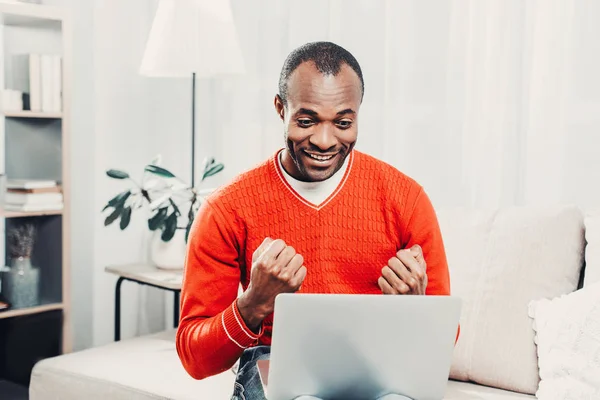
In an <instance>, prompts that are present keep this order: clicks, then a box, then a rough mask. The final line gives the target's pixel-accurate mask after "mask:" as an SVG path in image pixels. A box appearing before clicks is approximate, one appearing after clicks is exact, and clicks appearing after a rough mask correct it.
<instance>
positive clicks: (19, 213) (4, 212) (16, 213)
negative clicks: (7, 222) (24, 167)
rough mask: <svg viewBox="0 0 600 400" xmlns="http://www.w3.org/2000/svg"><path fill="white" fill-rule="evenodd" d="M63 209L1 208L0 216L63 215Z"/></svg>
mask: <svg viewBox="0 0 600 400" xmlns="http://www.w3.org/2000/svg"><path fill="white" fill-rule="evenodd" d="M62 213H63V210H47V211H10V210H1V209H0V217H4V218H22V217H40V216H44V215H62Z"/></svg>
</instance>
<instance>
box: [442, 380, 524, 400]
mask: <svg viewBox="0 0 600 400" xmlns="http://www.w3.org/2000/svg"><path fill="white" fill-rule="evenodd" d="M444 400H535V396H530V395H527V394H521V393H515V392H509V391H506V390H500V389H494V388H490V387H486V386H481V385H476V384H473V383H466V382H457V381H448V387H447V389H446V396H444Z"/></svg>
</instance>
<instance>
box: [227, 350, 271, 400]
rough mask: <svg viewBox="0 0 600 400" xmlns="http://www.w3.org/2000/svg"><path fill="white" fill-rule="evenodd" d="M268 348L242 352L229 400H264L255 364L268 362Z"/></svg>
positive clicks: (269, 353) (269, 352) (269, 351)
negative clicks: (261, 361)
mask: <svg viewBox="0 0 600 400" xmlns="http://www.w3.org/2000/svg"><path fill="white" fill-rule="evenodd" d="M270 355H271V347H270V346H256V347H251V348H249V349H246V350H244V352H243V353H242V356H241V357H240V363H239V367H238V371H237V376H236V378H235V384H234V388H233V396H232V397H231V400H266V397H265V392H264V391H263V387H262V382H261V381H260V375H259V374H258V367H257V366H256V362H257V361H258V360H268V359H269V356H270Z"/></svg>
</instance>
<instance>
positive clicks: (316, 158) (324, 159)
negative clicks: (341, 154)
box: [306, 153, 334, 161]
mask: <svg viewBox="0 0 600 400" xmlns="http://www.w3.org/2000/svg"><path fill="white" fill-rule="evenodd" d="M306 154H308V156H309V157H310V158H312V159H315V160H318V161H327V160H331V159H332V158H333V157H334V156H327V157H324V156H317V155H314V154H310V153H306Z"/></svg>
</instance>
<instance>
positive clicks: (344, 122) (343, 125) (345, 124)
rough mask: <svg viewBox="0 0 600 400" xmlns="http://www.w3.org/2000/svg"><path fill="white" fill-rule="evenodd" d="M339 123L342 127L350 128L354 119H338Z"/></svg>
mask: <svg viewBox="0 0 600 400" xmlns="http://www.w3.org/2000/svg"><path fill="white" fill-rule="evenodd" d="M337 125H338V126H339V127H340V128H342V129H346V128H350V126H352V121H347V120H344V121H338V122H337Z"/></svg>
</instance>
